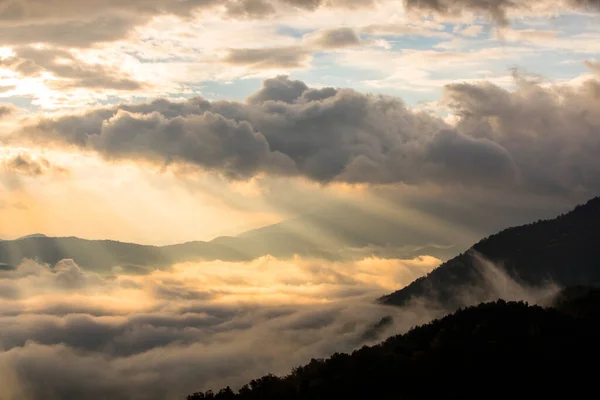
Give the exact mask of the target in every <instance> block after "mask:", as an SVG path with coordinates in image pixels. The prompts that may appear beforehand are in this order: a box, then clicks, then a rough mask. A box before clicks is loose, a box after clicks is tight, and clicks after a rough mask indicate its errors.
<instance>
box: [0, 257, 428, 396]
mask: <svg viewBox="0 0 600 400" xmlns="http://www.w3.org/2000/svg"><path fill="white" fill-rule="evenodd" d="M438 263H439V260H435V259H433V258H428V257H423V258H420V259H416V260H407V261H402V260H391V261H387V260H378V259H366V260H363V261H360V262H357V263H327V262H325V261H322V260H308V259H306V260H304V259H300V258H296V259H292V260H287V261H284V260H277V259H273V258H269V257H265V258H262V259H260V260H257V261H255V262H252V263H239V264H235V263H220V262H214V263H205V264H186V265H179V266H174V267H173V269H171V270H169V271H162V272H156V273H153V274H150V275H146V276H127V275H123V274H122V273H119V272H118V270H115V274H114V275H113V276H111V277H108V278H107V277H100V276H99V275H96V274H94V273H90V272H86V271H84V270H82V269H81V268H79V267H78V266H77V265H76V264H75V263H73V262H72V261H69V260H64V261H61V262H60V263H58V264H57V265H56V266H53V267H49V266H46V265H39V264H36V263H35V262H32V261H25V262H24V263H23V264H21V265H20V266H19V267H18V268H16V269H14V270H13V269H10V268H8V267H3V268H1V269H0V304H1V306H2V311H0V323H1V324H2V327H3V329H2V331H1V332H0V369H1V371H2V374H0V397H2V398H3V399H7V400H13V399H15V400H16V399H37V398H41V397H44V398H47V399H64V398H78V397H85V398H89V399H100V398H107V397H110V398H114V399H159V398H160V399H176V398H181V397H183V396H185V395H186V394H187V393H189V392H192V391H194V390H196V389H198V388H208V387H217V386H219V385H222V384H231V385H236V384H242V383H243V382H244V381H245V380H247V379H251V378H253V377H255V376H259V375H262V374H265V373H268V372H271V371H275V372H279V373H283V372H285V371H287V370H288V369H289V368H291V367H293V366H295V365H297V364H300V363H303V362H306V361H308V360H310V358H311V357H315V356H326V355H328V354H329V353H331V352H335V351H349V350H351V349H353V348H355V347H356V346H359V345H360V344H362V343H370V342H372V341H374V340H377V338H379V337H381V335H383V334H385V332H388V331H390V330H391V331H394V330H396V329H400V327H407V326H411V325H413V324H414V323H415V321H422V320H423V319H424V318H427V317H428V316H427V315H415V314H413V313H405V314H404V315H403V316H402V317H401V318H399V319H398V320H397V326H395V325H394V324H392V325H389V326H385V327H383V328H380V329H379V330H378V329H376V328H373V326H374V325H375V324H377V322H379V320H380V319H381V318H382V317H384V316H386V315H388V314H390V313H392V314H397V312H396V311H394V310H388V309H387V308H386V307H381V306H377V305H374V304H371V303H370V302H371V301H372V299H373V298H375V297H376V296H377V295H379V294H382V293H385V291H387V290H389V288H390V287H396V285H404V284H406V283H408V282H410V281H412V280H413V279H415V278H416V277H418V276H421V275H422V274H424V273H426V272H427V271H430V270H431V269H432V268H433V267H434V266H436V265H437V264H438ZM267 344H268V345H267ZM282 355H285V356H282Z"/></svg>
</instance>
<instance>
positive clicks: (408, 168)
mask: <svg viewBox="0 0 600 400" xmlns="http://www.w3.org/2000/svg"><path fill="white" fill-rule="evenodd" d="M599 11H600V3H599V2H598V1H597V0H511V1H509V0H485V1H484V0H401V1H387V0H362V1H360V0H219V1H217V0H129V1H122V0H119V1H117V0H87V1H80V0H43V1H42V0H0V240H12V239H16V238H20V237H22V236H26V235H30V234H37V233H41V234H45V235H48V236H57V237H64V236H77V237H81V238H85V239H110V240H116V241H123V242H131V243H139V244H148V245H157V246H163V245H171V244H177V243H183V242H188V241H197V240H202V241H210V240H213V239H215V238H217V240H216V242H215V243H216V244H217V245H218V244H219V243H222V241H221V242H219V239H218V238H220V237H222V236H237V237H238V239H239V240H240V242H236V243H238V244H239V243H241V245H240V246H241V247H242V248H243V247H244V246H246V248H247V247H248V246H250V247H252V248H253V252H252V254H253V256H252V257H249V258H248V259H247V260H244V261H239V262H233V261H219V260H214V261H207V260H205V261H198V262H189V263H177V264H175V265H170V266H167V267H165V268H162V269H160V270H156V271H152V270H148V271H147V272H146V273H140V274H136V275H131V274H130V273H128V272H127V270H126V269H123V268H120V266H107V267H106V268H105V269H103V270H102V271H103V272H102V273H99V272H97V271H92V270H89V269H86V267H85V266H82V265H78V264H77V262H75V261H74V260H62V261H60V262H58V263H56V264H55V265H48V264H43V263H41V262H36V261H33V260H23V262H22V263H21V264H20V265H14V266H6V265H5V264H0V326H2V327H3V329H1V330H0V398H2V399H3V400H4V399H5V398H6V399H7V400H13V399H15V400H16V399H19V400H22V399H25V400H36V399H38V398H44V399H47V400H52V399H64V398H89V399H105V398H112V399H140V400H146V399H149V400H151V399H168V400H170V399H178V398H183V396H185V395H186V394H189V393H191V392H193V391H196V390H206V389H210V388H219V387H222V386H227V385H231V386H232V387H236V385H237V386H239V385H240V384H242V383H244V382H246V381H247V380H249V379H252V378H255V377H257V376H261V375H263V374H266V373H269V372H274V373H280V374H284V373H287V372H288V371H289V370H290V369H291V368H292V367H295V366H297V365H299V364H301V363H305V362H307V361H309V360H310V358H312V357H324V356H328V355H329V354H331V353H333V352H335V351H351V350H352V349H354V348H357V347H359V346H361V345H363V344H369V343H374V342H376V341H377V340H378V339H382V338H384V337H385V336H389V335H391V334H395V333H401V332H404V331H406V330H407V329H409V328H410V327H412V326H414V325H415V324H418V323H423V322H426V321H427V320H429V319H431V318H433V317H436V316H439V315H441V313H442V311H443V310H439V309H436V308H434V307H432V306H431V305H425V304H415V305H413V306H412V307H410V308H405V309H390V308H388V307H384V306H381V305H378V304H376V303H374V299H376V298H377V297H378V296H381V295H384V294H387V293H390V292H393V291H395V290H397V289H400V288H401V287H403V286H405V285H407V284H409V283H410V282H412V281H413V280H414V279H417V278H418V277H421V276H423V275H425V274H427V273H428V272H430V271H431V270H433V269H434V268H436V267H437V266H438V265H440V263H442V262H443V261H444V260H446V259H449V258H451V257H453V256H454V255H456V254H458V253H460V252H462V251H464V250H466V249H467V248H468V247H469V246H471V245H472V244H473V243H476V242H477V241H479V240H480V239H481V238H484V237H487V236H489V235H490V234H493V233H495V232H497V231H499V230H501V229H504V228H507V227H510V226H514V225H520V224H525V223H530V222H534V221H536V220H539V219H542V218H550V217H554V216H556V215H558V214H560V213H564V212H566V211H568V210H570V209H571V208H572V207H574V206H575V205H577V204H580V203H583V202H585V201H587V200H588V199H590V198H592V197H594V196H598V195H600V157H598V154H600V40H598V39H599V38H600V24H598V22H599V18H600V13H599ZM256 244H261V246H257V245H256ZM271 246H273V247H271ZM257 248H258V249H257ZM263 248H264V249H267V250H264V251H263ZM299 248H301V249H303V252H302V254H301V255H299V254H290V252H291V253H294V251H295V249H299ZM268 249H271V250H273V249H284V250H282V253H281V254H280V255H279V256H274V255H273V254H270V252H269V250H268ZM289 249H292V250H289ZM324 249H326V250H327V251H330V252H332V253H335V254H337V255H339V257H333V258H327V259H325V258H326V257H323V256H322V254H323V252H322V251H321V250H324ZM286 251H287V253H286ZM481 262H482V264H483V265H484V266H485V268H487V270H489V271H492V272H493V273H491V275H490V276H496V277H497V276H498V273H499V272H498V271H496V269H495V268H496V267H495V266H493V265H488V264H486V262H485V261H481ZM503 282H505V283H506V282H509V281H507V280H506V279H505V280H503ZM507 286H508V287H510V288H511V292H510V293H509V294H506V293H504V292H502V293H501V290H500V289H498V293H495V292H494V293H490V296H492V297H493V296H494V295H500V294H503V295H506V296H504V297H506V298H507V299H509V298H519V299H523V298H528V299H537V298H540V297H543V296H544V295H547V294H548V293H549V292H550V291H552V290H555V288H553V287H549V288H544V289H539V290H537V291H536V290H533V289H531V288H523V287H521V286H520V285H518V284H516V283H514V284H513V283H510V284H508V283H507V284H506V285H505V286H503V287H504V289H506V287H507ZM465 290H466V291H465V296H469V295H470V294H469V292H468V289H465ZM472 300H473V301H474V302H475V301H480V300H483V299H480V298H473V299H472ZM389 315H391V316H393V322H392V323H391V324H390V325H389V326H388V325H385V326H383V328H382V327H381V326H379V327H378V328H376V326H378V325H377V323H378V322H379V321H380V320H381V318H383V317H385V316H389Z"/></svg>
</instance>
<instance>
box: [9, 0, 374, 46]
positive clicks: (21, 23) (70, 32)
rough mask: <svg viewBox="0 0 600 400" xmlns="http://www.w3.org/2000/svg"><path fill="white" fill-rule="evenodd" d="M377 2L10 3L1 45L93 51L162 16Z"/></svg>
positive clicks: (245, 14) (260, 14)
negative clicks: (89, 49) (65, 47)
mask: <svg viewBox="0 0 600 400" xmlns="http://www.w3.org/2000/svg"><path fill="white" fill-rule="evenodd" d="M372 4H373V2H372V1H355V0H326V1H321V0H308V1H305V0H227V1H217V0H186V1H181V0H131V1H117V0H108V1H100V0H93V1H88V2H86V4H85V6H83V5H82V3H81V2H79V1H78V0H47V1H44V2H43V3H40V2H39V1H35V0H7V1H3V2H2V3H1V4H0V19H1V20H2V21H3V22H2V25H1V26H0V38H1V39H0V44H4V45H15V44H21V45H24V44H30V43H46V44H56V45H60V46H71V47H88V46H91V45H93V44H95V43H100V42H112V41H116V40H120V39H125V38H126V37H127V36H128V35H129V34H130V33H131V32H132V30H133V29H134V28H136V27H139V26H142V25H145V24H147V23H148V22H149V21H150V20H152V19H153V18H156V17H160V16H176V17H179V18H182V19H187V18H190V17H193V16H194V15H195V14H196V13H201V12H208V11H210V12H212V13H216V14H219V15H223V16H224V17H226V18H253V19H258V18H266V17H270V16H272V15H273V14H274V13H277V12H285V11H290V10H292V11H298V10H299V11H301V12H313V11H315V10H317V9H321V8H335V9H355V8H359V7H368V6H371V5H372Z"/></svg>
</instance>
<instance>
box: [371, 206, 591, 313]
mask: <svg viewBox="0 0 600 400" xmlns="http://www.w3.org/2000/svg"><path fill="white" fill-rule="evenodd" d="M598 243H600V197H595V198H593V199H591V200H589V201H588V202H586V203H585V204H581V205H578V206H577V207H575V208H574V209H573V210H571V211H570V212H568V213H564V214H561V215H559V216H558V217H556V218H554V219H548V220H540V221H537V222H533V223H531V224H525V225H520V226H514V227H510V228H507V229H504V230H502V231H500V232H498V233H495V234H493V235H490V236H488V237H486V238H484V239H482V240H480V241H479V242H478V243H476V244H475V245H473V246H472V247H471V248H470V249H469V250H467V251H466V252H463V253H461V254H459V255H458V256H456V257H454V258H453V259H451V260H448V261H446V262H445V263H443V264H441V265H440V266H439V267H438V268H436V269H434V270H433V271H431V272H430V273H429V274H427V275H426V276H423V277H421V278H419V279H417V280H415V281H414V282H412V283H411V284H409V285H408V286H406V287H404V288H402V289H400V290H398V291H396V292H393V293H391V294H389V295H386V296H383V297H381V298H380V299H379V301H380V302H381V303H383V304H388V305H397V306H402V305H406V304H408V303H410V301H412V300H414V299H418V298H421V299H426V300H429V301H434V302H438V303H440V304H441V305H442V306H444V307H450V308H457V307H461V306H464V305H465V304H464V302H461V300H460V299H459V298H458V296H457V293H458V292H459V291H460V288H462V287H466V286H472V287H473V286H481V285H482V284H483V283H482V280H481V277H480V276H479V275H478V271H477V265H476V260H474V257H472V253H477V254H481V255H482V256H483V257H485V258H487V259H488V260H490V261H491V262H493V263H496V264H499V265H500V266H501V267H502V268H503V269H504V270H505V271H506V272H507V273H508V274H509V276H510V277H511V278H513V279H516V280H519V281H521V282H524V283H526V284H528V285H532V286H539V285H542V284H544V283H546V282H549V281H550V282H554V283H556V284H558V285H559V286H563V287H565V286H573V285H579V284H596V283H600V246H598Z"/></svg>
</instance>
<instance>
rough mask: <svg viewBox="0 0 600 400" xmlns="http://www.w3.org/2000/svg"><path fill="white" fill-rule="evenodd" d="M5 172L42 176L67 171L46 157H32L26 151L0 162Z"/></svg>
mask: <svg viewBox="0 0 600 400" xmlns="http://www.w3.org/2000/svg"><path fill="white" fill-rule="evenodd" d="M0 166H1V167H3V169H4V171H5V172H9V173H15V174H19V175H25V176H41V175H44V174H47V173H66V172H67V170H66V169H65V168H62V167H57V166H54V165H52V164H51V163H50V162H49V161H48V160H47V159H45V158H44V157H37V158H31V157H30V156H29V155H27V154H26V153H22V154H18V155H16V156H14V157H10V158H7V159H5V160H3V161H2V162H1V163H0Z"/></svg>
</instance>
